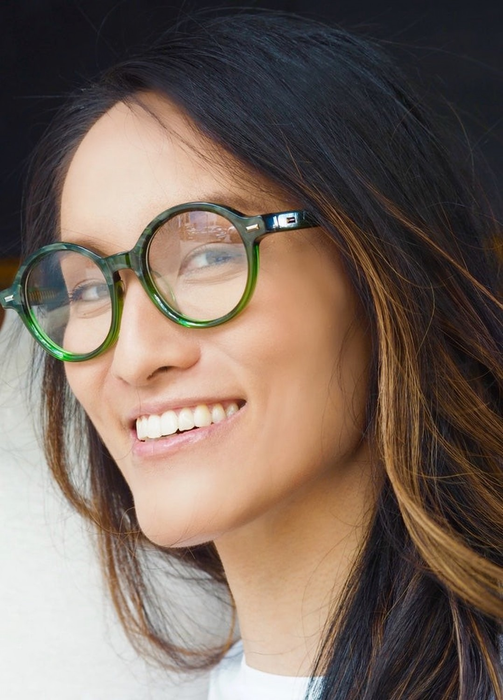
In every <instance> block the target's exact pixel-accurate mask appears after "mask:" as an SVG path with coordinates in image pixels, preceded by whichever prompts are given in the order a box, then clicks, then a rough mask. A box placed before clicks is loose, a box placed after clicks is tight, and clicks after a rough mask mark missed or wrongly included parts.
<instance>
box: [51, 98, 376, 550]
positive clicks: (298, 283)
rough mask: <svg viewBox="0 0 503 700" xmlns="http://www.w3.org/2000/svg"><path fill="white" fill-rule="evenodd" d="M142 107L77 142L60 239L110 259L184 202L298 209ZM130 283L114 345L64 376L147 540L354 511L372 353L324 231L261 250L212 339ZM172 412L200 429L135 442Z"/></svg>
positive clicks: (363, 465) (248, 210)
mask: <svg viewBox="0 0 503 700" xmlns="http://www.w3.org/2000/svg"><path fill="white" fill-rule="evenodd" d="M148 101H149V105H150V107H152V108H153V109H154V110H155V113H156V115H157V116H158V118H159V119H155V118H154V117H152V116H151V115H150V114H149V113H147V112H146V111H145V110H143V109H141V108H140V107H138V106H134V107H126V106H124V105H122V104H119V105H116V106H115V107H113V108H112V109H111V110H110V111H109V112H108V113H107V114H105V115H104V116H103V117H102V118H101V119H100V120H99V121H98V122H97V123H96V124H95V125H94V126H93V127H92V129H91V130H90V131H89V133H88V134H87V135H86V137H85V138H84V139H83V141H82V143H81V144H80V146H79V148H78V150H77V151H76V153H75V156H74V157H73V160H72V161H71V164H70V168H69V171H68V174H67V177H66V180H65V183H64V187H63V192H62V204H61V222H62V238H63V240H65V241H72V242H76V243H81V244H83V245H86V246H87V247H90V248H93V249H95V250H97V251H98V252H100V253H101V254H102V255H110V254H112V253H116V252H119V251H123V250H129V249H130V248H132V247H133V245H134V244H135V243H136V241H137V239H138V237H139V234H140V233H141V231H142V230H143V229H144V227H145V226H146V224H147V223H148V222H149V221H151V220H152V219H153V218H154V217H155V216H156V215H157V214H159V213H160V212H161V211H163V210H165V209H167V208H168V207H171V206H174V205H177V204H181V203H185V202H191V201H211V202H216V203H219V204H224V205H229V206H232V207H235V208H237V209H239V210H241V211H242V212H243V213H245V214H263V213H267V212H279V211H284V210H287V209H290V208H292V207H295V202H289V201H286V200H284V199H281V197H279V196H278V195H277V194H275V192H274V191H273V188H272V187H271V188H268V187H267V185H266V183H264V182H261V183H260V187H258V186H257V177H256V175H252V174H250V175H249V178H248V181H246V178H245V177H236V164H234V167H231V166H232V164H230V167H229V168H228V169H226V168H225V167H222V163H225V157H222V156H223V155H224V154H223V153H222V152H219V151H218V150H217V147H216V146H215V145H214V144H212V143H209V142H208V141H206V140H204V139H203V138H202V137H201V136H199V135H198V134H197V132H196V131H195V130H194V129H193V127H192V126H191V124H190V122H188V121H187V120H186V119H185V118H184V117H183V116H182V115H181V113H180V112H179V111H178V110H177V109H175V108H174V107H173V106H171V105H170V104H169V103H168V102H166V101H164V100H162V99H160V98H154V97H149V98H148ZM159 120H160V121H161V122H162V123H159ZM217 154H218V157H217ZM228 160H229V159H228ZM229 163H230V160H229ZM121 276H122V278H123V282H124V285H125V296H124V311H123V315H122V322H121V329H120V334H119V339H118V341H117V343H116V344H115V345H114V346H113V347H112V348H111V349H109V350H108V351H107V352H105V353H104V354H102V355H101V356H99V357H97V358H95V359H93V360H89V361H86V362H82V363H75V364H72V363H68V364H66V374H67V378H68V382H69V384H70V386H71V388H72V390H73V392H74V394H75V396H76V397H77V399H78V400H79V402H80V403H81V404H82V406H83V407H84V409H85V411H86V412H87V414H88V416H89V418H90V420H91V421H92V422H93V424H94V425H95V427H96V429H97V431H98V432H99V434H100V435H101V438H102V439H103V442H104V443H105V445H106V446H107V448H108V450H109V451H110V453H111V455H112V456H113V458H114V459H115V460H116V462H117V465H118V467H119V469H120V470H121V472H122V473H123V475H124V477H125V479H126V481H127V483H128V485H129V487H130V489H131V492H132V494H133V497H134V502H135V508H136V511H137V516H138V519H139V522H140V525H141V527H142V529H143V531H144V532H145V534H146V535H147V537H149V538H150V539H151V540H152V541H154V542H156V543H158V544H162V545H167V546H168V545H169V546H182V545H190V544H197V543H202V542H207V541H210V540H216V541H218V540H219V538H224V537H225V536H227V535H228V534H229V533H232V532H236V531H238V530H239V529H240V528H244V527H247V526H252V525H253V526H258V527H261V526H262V525H264V526H266V527H270V526H272V525H273V524H274V527H278V525H279V523H280V522H281V519H282V518H283V517H287V514H289V515H288V517H290V516H291V515H292V514H293V515H294V517H297V515H298V517H299V518H304V519H309V517H310V516H309V513H313V512H314V511H316V509H317V508H319V506H320V504H321V503H325V504H327V503H328V509H329V510H330V509H334V508H337V507H338V504H339V505H340V504H341V503H342V502H343V501H346V502H347V501H348V499H349V500H351V499H353V500H354V499H356V500H358V495H357V491H358V488H359V487H360V485H361V483H362V471H365V470H367V457H366V446H365V444H364V443H363V442H362V440H361V435H362V428H363V425H364V407H365V400H366V391H367V367H368V359H369V344H368V338H367V335H366V333H365V331H364V329H363V328H362V326H361V325H360V322H359V320H358V315H357V304H356V300H355V297H354V294H353V292H352V289H351V287H350V285H349V284H348V281H347V279H346V277H345V275H344V273H343V270H342V266H341V263H340V261H339V259H338V257H337V252H336V250H335V247H334V245H333V243H332V242H331V241H329V240H328V238H327V237H326V235H324V234H323V232H322V231H321V230H320V229H306V230H303V231H295V232H289V233H281V234H274V235H272V236H270V237H267V238H266V239H265V240H264V241H263V242H262V243H261V263H260V270H259V276H258V282H257V287H256V291H255V294H254V296H253V298H252V300H251V302H250V304H249V305H248V307H247V308H246V309H245V310H244V312H243V313H241V314H240V315H239V316H238V317H236V318H235V319H233V320H232V321H230V322H228V323H227V324H224V325H221V326H218V327H215V328H210V329H188V328H184V327H182V326H178V325H176V324H175V323H173V322H172V321H170V320H169V319H167V318H166V317H164V316H163V315H162V314H161V312H160V311H158V310H157V309H156V307H155V306H154V304H153V303H152V302H151V300H150V299H149V298H148V296H147V295H146V293H145V291H144V290H143V288H142V287H141V285H140V283H139V281H138V279H137V278H136V277H135V275H134V273H132V272H131V271H126V272H123V273H121ZM219 406H220V407H221V408H219ZM196 407H199V408H198V410H197V411H194V409H195V408H196ZM215 407H216V408H215ZM236 408H237V409H239V410H237V411H236ZM187 409H192V410H189V411H187ZM222 409H223V411H222ZM225 409H227V412H228V413H229V416H226V414H225ZM168 411H174V412H175V414H176V415H177V416H179V414H180V412H181V411H183V414H182V416H181V418H180V420H181V423H182V427H187V426H190V423H191V420H192V419H194V418H195V420H196V422H198V423H202V424H203V425H202V427H199V428H194V429H192V430H185V431H183V432H180V433H176V434H174V435H171V436H167V437H159V438H148V439H146V440H145V439H139V437H138V432H137V419H141V420H140V428H139V430H140V438H141V437H144V433H142V430H143V428H142V427H141V425H143V426H146V425H149V426H150V427H149V432H150V433H152V432H153V434H155V430H156V425H158V424H159V423H160V422H161V423H163V424H164V423H165V422H166V421H167V422H168V423H169V420H168V419H167V418H165V417H163V414H166V413H167V412H168ZM212 415H213V418H214V419H215V421H216V422H212V423H211V424H210V425H205V424H206V423H208V422H209V421H210V420H211V419H209V418H208V417H209V416H212ZM151 416H154V418H150V417H151ZM155 416H158V417H159V420H158V418H156V417H155ZM169 416H172V414H169ZM224 416H225V417H224ZM184 420H185V421H187V423H185V424H184V423H183V421H184ZM306 526H308V523H307V522H306Z"/></svg>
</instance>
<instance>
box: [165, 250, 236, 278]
mask: <svg viewBox="0 0 503 700" xmlns="http://www.w3.org/2000/svg"><path fill="white" fill-rule="evenodd" d="M243 264H245V265H246V251H245V249H244V246H243V244H242V243H239V244H233V243H228V244H221V243H212V244H209V245H205V246H200V247H198V248H195V249H194V250H193V251H192V252H191V253H190V254H189V255H187V256H186V257H185V258H184V260H183V261H182V264H181V266H180V273H179V274H181V275H190V274H197V273H199V272H205V271H209V270H211V271H223V269H227V268H234V267H235V266H239V267H241V266H242V265H243Z"/></svg>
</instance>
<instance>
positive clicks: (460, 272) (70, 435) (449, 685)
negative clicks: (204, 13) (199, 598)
mask: <svg viewBox="0 0 503 700" xmlns="http://www.w3.org/2000/svg"><path fill="white" fill-rule="evenodd" d="M145 92H154V93H157V94H159V95H161V96H165V97H166V98H167V99H169V100H170V101H171V102H172V103H174V104H176V105H177V106H178V107H179V108H180V109H181V110H182V111H183V112H184V113H185V114H186V115H187V117H188V118H189V119H190V120H191V121H192V122H193V123H194V124H195V126H196V128H197V129H199V130H200V132H201V133H202V134H204V135H205V136H207V137H208V138H209V139H210V140H211V141H212V142H214V143H215V144H217V145H219V146H220V147H221V148H223V149H224V150H225V152H227V153H229V154H230V155H231V156H233V158H234V159H235V160H236V161H237V162H239V163H241V164H243V165H244V166H245V168H246V169H248V171H251V172H255V173H257V174H258V175H259V176H260V177H261V178H262V179H265V180H266V181H267V182H270V183H272V184H273V185H274V186H277V187H278V188H280V189H281V191H283V192H286V193H287V194H288V196H289V197H290V198H291V199H292V201H295V202H298V205H299V207H303V208H305V209H306V210H308V211H310V212H311V213H312V214H313V215H314V217H315V219H316V220H317V221H318V222H319V224H320V226H322V227H323V228H324V229H325V231H326V232H327V233H328V234H329V235H330V236H331V237H332V239H333V241H334V242H335V244H336V246H337V248H338V251H339V253H340V256H341V258H342V260H343V263H344V266H345V270H346V273H347V275H348V277H349V279H350V281H351V283H352V285H353V287H354V289H355V292H356V294H357V295H358V298H359V300H360V303H361V306H362V308H363V310H364V314H365V317H366V319H367V320H368V329H369V330H368V332H369V333H370V336H371V340H372V348H373V350H372V359H371V379H370V388H369V392H368V399H367V403H368V405H367V415H368V425H367V428H366V431H367V436H368V438H369V440H371V444H372V449H373V458H374V462H375V469H376V470H378V473H379V474H381V475H382V479H381V480H382V487H381V488H380V492H379V495H378V497H377V502H376V504H375V509H374V514H373V517H372V522H371V525H370V527H369V531H368V534H367V537H366V540H365V542H364V544H363V546H362V549H361V552H360V554H359V556H358V559H357V562H356V564H355V566H354V568H353V570H352V573H351V576H350V578H349V580H348V582H347V585H346V588H345V591H344V594H343V596H342V600H339V601H337V604H336V605H334V611H333V615H332V618H331V620H330V621H329V623H328V625H327V628H326V634H325V637H324V641H323V644H322V647H321V648H320V651H319V656H318V660H317V664H316V668H315V669H314V672H313V673H314V674H315V675H323V676H324V678H325V681H324V683H323V689H322V691H321V696H319V697H321V698H322V699H323V700H356V699H358V700H382V698H386V699H387V700H399V699H400V700H402V698H407V699H408V700H413V699H417V700H419V699H420V698H435V699H436V700H448V699H449V700H451V699H454V698H456V699H457V700H474V698H477V700H483V699H487V700H488V699H489V698H490V697H496V698H497V699H498V700H502V699H503V677H502V676H503V674H502V663H501V658H500V648H499V643H500V639H501V633H502V629H501V621H502V619H503V601H502V582H503V551H502V542H503V505H502V504H503V499H502V496H503V493H502V491H503V479H502V467H503V305H502V303H501V299H500V298H499V297H498V286H497V285H498V274H497V269H496V268H497V266H496V264H495V258H496V255H495V249H496V241H497V240H500V239H499V238H497V237H498V236H499V235H500V233H499V231H498V227H497V225H496V223H495V221H494V217H493V216H492V215H491V212H490V210H489V208H488V205H487V203H486V202H485V201H484V197H483V196H482V195H481V191H480V188H478V187H477V185H476V183H475V182H474V178H473V177H472V173H471V171H470V170H469V169H468V167H465V164H464V162H463V161H462V160H461V159H459V157H458V156H457V155H456V148H457V146H456V144H454V145H453V144H452V139H451V138H450V134H447V128H446V127H444V126H443V125H442V124H441V121H440V120H439V119H438V117H433V116H432V115H431V114H430V111H429V108H428V107H427V106H426V105H425V100H424V98H423V97H422V96H420V95H418V93H417V92H416V91H415V88H413V87H411V85H410V84H409V82H408V81H407V80H406V79H405V78H404V77H403V76H402V74H401V73H400V71H399V70H397V68H396V67H395V65H394V63H393V61H392V60H391V59H390V58H389V57H388V55H387V53H386V52H385V51H383V49H382V48H381V47H380V46H378V45H376V44H375V43H374V42H373V41H372V40H369V39H367V38H362V37H359V36H357V35H354V34H352V33H348V32H347V31H344V30H342V29H339V28H333V27H329V26H325V25H323V24H320V23H318V22H315V21H313V20H307V19H305V18H299V17H296V16H293V15H283V14H272V13H240V14H231V15H228V16H223V17H212V18H207V17H203V18H201V17H198V18H197V20H196V21H193V22H191V21H188V22H186V23H182V24H181V25H180V26H177V27H176V28H175V29H173V30H171V31H169V32H167V33H166V34H164V35H163V36H162V37H161V39H160V40H159V41H158V42H157V43H155V44H154V45H152V46H150V47H149V48H148V49H146V50H145V51H143V52H142V53H140V54H138V55H134V56H131V57H129V58H127V59H126V60H124V61H123V62H121V63H119V64H117V65H115V66H114V67H113V68H111V69H108V70H107V71H105V72H104V73H103V74H102V75H101V76H100V77H99V78H98V79H97V80H95V81H93V82H91V83H90V84H89V85H88V86H87V87H86V88H85V89H84V90H81V91H79V92H78V93H76V94H75V95H74V96H73V98H72V99H71V100H70V101H69V103H68V104H67V105H66V106H65V107H64V108H63V109H62V111H61V113H60V114H59V116H58V117H57V119H56V121H55V123H54V124H53V125H52V127H51V128H50V130H49V131H48V133H47V134H46V136H45V137H44V139H43V140H42V142H41V144H40V147H39V149H38V151H37V154H36V156H35V159H34V161H33V167H32V172H31V188H30V190H29V195H28V198H27V202H26V205H27V206H26V215H25V216H26V218H25V228H26V237H27V241H28V252H29V251H31V250H35V249H36V248H38V247H39V246H40V245H43V244H46V243H48V242H51V241H53V240H54V239H55V238H57V237H58V235H59V228H58V208H59V199H60V192H61V186H62V182H63V181H64V177H65V173H66V169H67V167H68V163H69V161H70V160H71V157H72V155H73V153H74V152H75V149H76V148H77V146H78V144H79V143H80V141H81V139H82V138H83V136H84V135H85V134H86V133H87V131H88V130H89V129H90V127H91V126H92V125H93V124H94V123H95V121H96V120H97V119H98V118H99V117H100V116H101V115H103V114H104V113H105V112H106V111H107V110H108V109H110V108H111V107H112V106H113V105H114V104H116V103H117V102H119V101H123V102H126V103H136V104H137V103H141V95H142V94H143V93H145ZM43 414H44V429H45V436H46V441H45V444H46V452H47V457H48V461H49V464H50V467H51V469H52V472H53V474H54V476H55V478H56V480H57V481H58V483H59V485H60V487H61V488H62V490H63V492H64V494H65V495H66V497H67V498H68V499H69V500H70V502H71V503H72V504H73V506H74V507H75V508H76V509H77V510H78V512H79V513H81V514H82V515H83V516H85V517H86V518H88V519H90V520H91V521H92V522H93V523H95V524H96V525H97V530H98V539H99V545H100V552H101V558H102V563H103V567H104V571H105V574H106V579H107V581H108V584H109V588H110V591H111V596H112V599H113V601H114V604H115V606H116V609H117V611H118V614H119V617H120V619H121V621H122V623H123V624H124V626H125V628H126V630H127V631H128V632H129V634H130V636H131V638H132V639H133V641H135V642H136V643H139V642H140V641H141V640H147V642H148V644H149V645H150V646H149V648H150V649H153V650H154V651H156V652H157V654H158V655H159V656H160V657H162V658H163V659H164V661H165V662H166V663H167V664H170V665H171V666H174V667H176V668H180V669H195V668H205V667H209V666H211V665H212V664H214V663H216V662H217V661H218V659H220V658H221V656H222V654H223V653H224V652H225V651H226V649H227V648H228V641H227V642H225V641H224V642H222V643H214V644H212V645H208V646H206V647H204V648H200V649H195V648H189V647H188V645H185V644H182V643H180V641H179V639H176V634H175V632H174V627H173V624H172V623H170V621H169V618H168V612H167V608H168V606H166V607H164V606H163V605H161V603H160V600H161V598H160V597H159V595H160V594H159V591H158V590H157V589H156V588H155V577H154V576H153V567H152V565H151V564H149V563H148V562H149V556H154V557H155V560H156V561H157V562H162V561H167V562H176V561H181V562H183V563H184V566H186V567H188V568H189V569H192V570H194V572H195V573H196V572H202V573H201V574H197V576H196V578H197V579H198V580H199V581H200V583H201V585H207V584H208V582H209V583H211V584H212V585H213V586H214V590H215V592H216V593H218V591H221V592H222V595H224V596H225V595H226V592H227V582H226V578H225V574H224V571H223V568H222V564H221V562H220V559H219V557H218V555H217V552H216V549H215V547H214V545H213V544H211V543H210V544H206V545H202V546H197V547H192V548H187V549H181V550H179V549H173V550H167V549H163V548H160V547H156V546H155V545H153V544H151V543H148V542H147V540H146V538H145V536H144V535H143V534H142V533H141V531H140V528H139V526H138V522H137V519H136V515H135V510H134V503H133V499H132V495H131V492H130V490H129V488H128V486H127V484H126V482H125V480H124V478H123V476H122V475H121V473H120V471H119V469H118V468H117V466H116V465H115V463H114V461H113V460H112V458H111V456H110V454H109V453H108V451H107V449H106V448H105V447H104V445H103V443H102V441H101V439H100V437H99V436H98V434H97V432H96V430H95V428H94V427H93V425H92V424H91V423H90V421H89V420H88V418H87V417H86V416H85V415H84V414H83V411H82V409H81V407H80V406H79V405H78V404H77V403H76V401H75V399H74V398H73V396H72V394H71V392H70V390H69V388H68V386H67V383H66V379H65V373H64V367H63V363H61V362H59V361H58V360H55V359H53V358H51V357H49V356H47V357H46V358H45V360H44V377H43ZM77 455H78V457H77ZM150 561H151V560H150ZM194 575H195V574H194ZM161 583H162V582H161Z"/></svg>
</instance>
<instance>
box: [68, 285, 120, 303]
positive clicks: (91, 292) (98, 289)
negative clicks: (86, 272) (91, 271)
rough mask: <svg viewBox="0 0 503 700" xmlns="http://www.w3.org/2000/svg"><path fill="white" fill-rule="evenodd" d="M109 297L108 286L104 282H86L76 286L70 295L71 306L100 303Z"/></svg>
mask: <svg viewBox="0 0 503 700" xmlns="http://www.w3.org/2000/svg"><path fill="white" fill-rule="evenodd" d="M109 296H110V292H109V290H108V285H107V284H106V283H105V282H103V281H102V280H86V281H85V282H82V283H80V284H77V285H75V287H74V288H73V289H72V290H71V291H70V293H69V298H70V303H71V304H78V303H92V302H100V301H104V300H107V299H108V298H109Z"/></svg>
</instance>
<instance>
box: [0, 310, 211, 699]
mask: <svg viewBox="0 0 503 700" xmlns="http://www.w3.org/2000/svg"><path fill="white" fill-rule="evenodd" d="M17 325H18V322H17V315H16V314H15V313H14V312H8V313H7V314H6V319H5V321H4V327H2V329H1V331H0V532H1V537H0V562H1V565H0V620H1V624H0V696H1V697H2V698H4V699H5V700H69V699H70V698H71V700H206V698H207V693H208V678H207V676H199V677H198V678H197V679H194V680H191V681H190V682H189V681H188V680H187V679H186V678H182V677H176V676H174V675H173V674H171V675H168V674H167V673H165V672H161V671H159V670H157V669H155V668H153V667H151V666H148V665H147V664H146V663H145V662H144V661H143V660H142V659H141V658H139V657H138V655H137V654H136V653H135V652H134V651H133V649H132V648H131V646H130V644H129V643H128V641H127V639H126V637H125V635H124V633H123V632H122V629H121V628H120V627H119V623H118V622H117V619H116V616H115V613H114V611H113V610H112V608H111V605H110V604H109V603H108V599H107V598H106V596H105V595H104V591H103V587H102V582H101V575H100V572H99V569H98V564H97V561H96V559H97V557H96V553H95V552H94V551H93V549H92V546H91V544H90V541H89V537H88V533H87V532H86V530H85V527H86V526H85V524H84V523H83V522H82V520H81V518H80V517H79V516H77V515H76V514H75V513H73V512H72V511H71V510H70V508H69V506H67V504H66V503H65V502H64V501H63V497H62V496H61V495H60V494H59V492H58V491H57V489H56V487H55V486H54V485H53V484H52V481H51V479H50V477H49V474H48V467H47V465H46V464H45V463H44V459H43V457H42V453H41V450H40V447H39V445H38V443H37V440H36V437H35V434H34V431H33V426H32V421H34V422H36V421H37V410H36V407H35V408H33V407H31V406H30V405H28V402H27V401H26V398H25V397H26V387H25V382H26V377H27V370H28V367H29V363H30V340H29V337H28V333H27V331H26V330H24V329H22V330H21V332H20V342H17V341H16V337H15V336H14V334H13V331H14V330H15V327H16V326H17ZM19 325H20V324H19ZM202 619H204V616H203V617H202Z"/></svg>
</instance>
